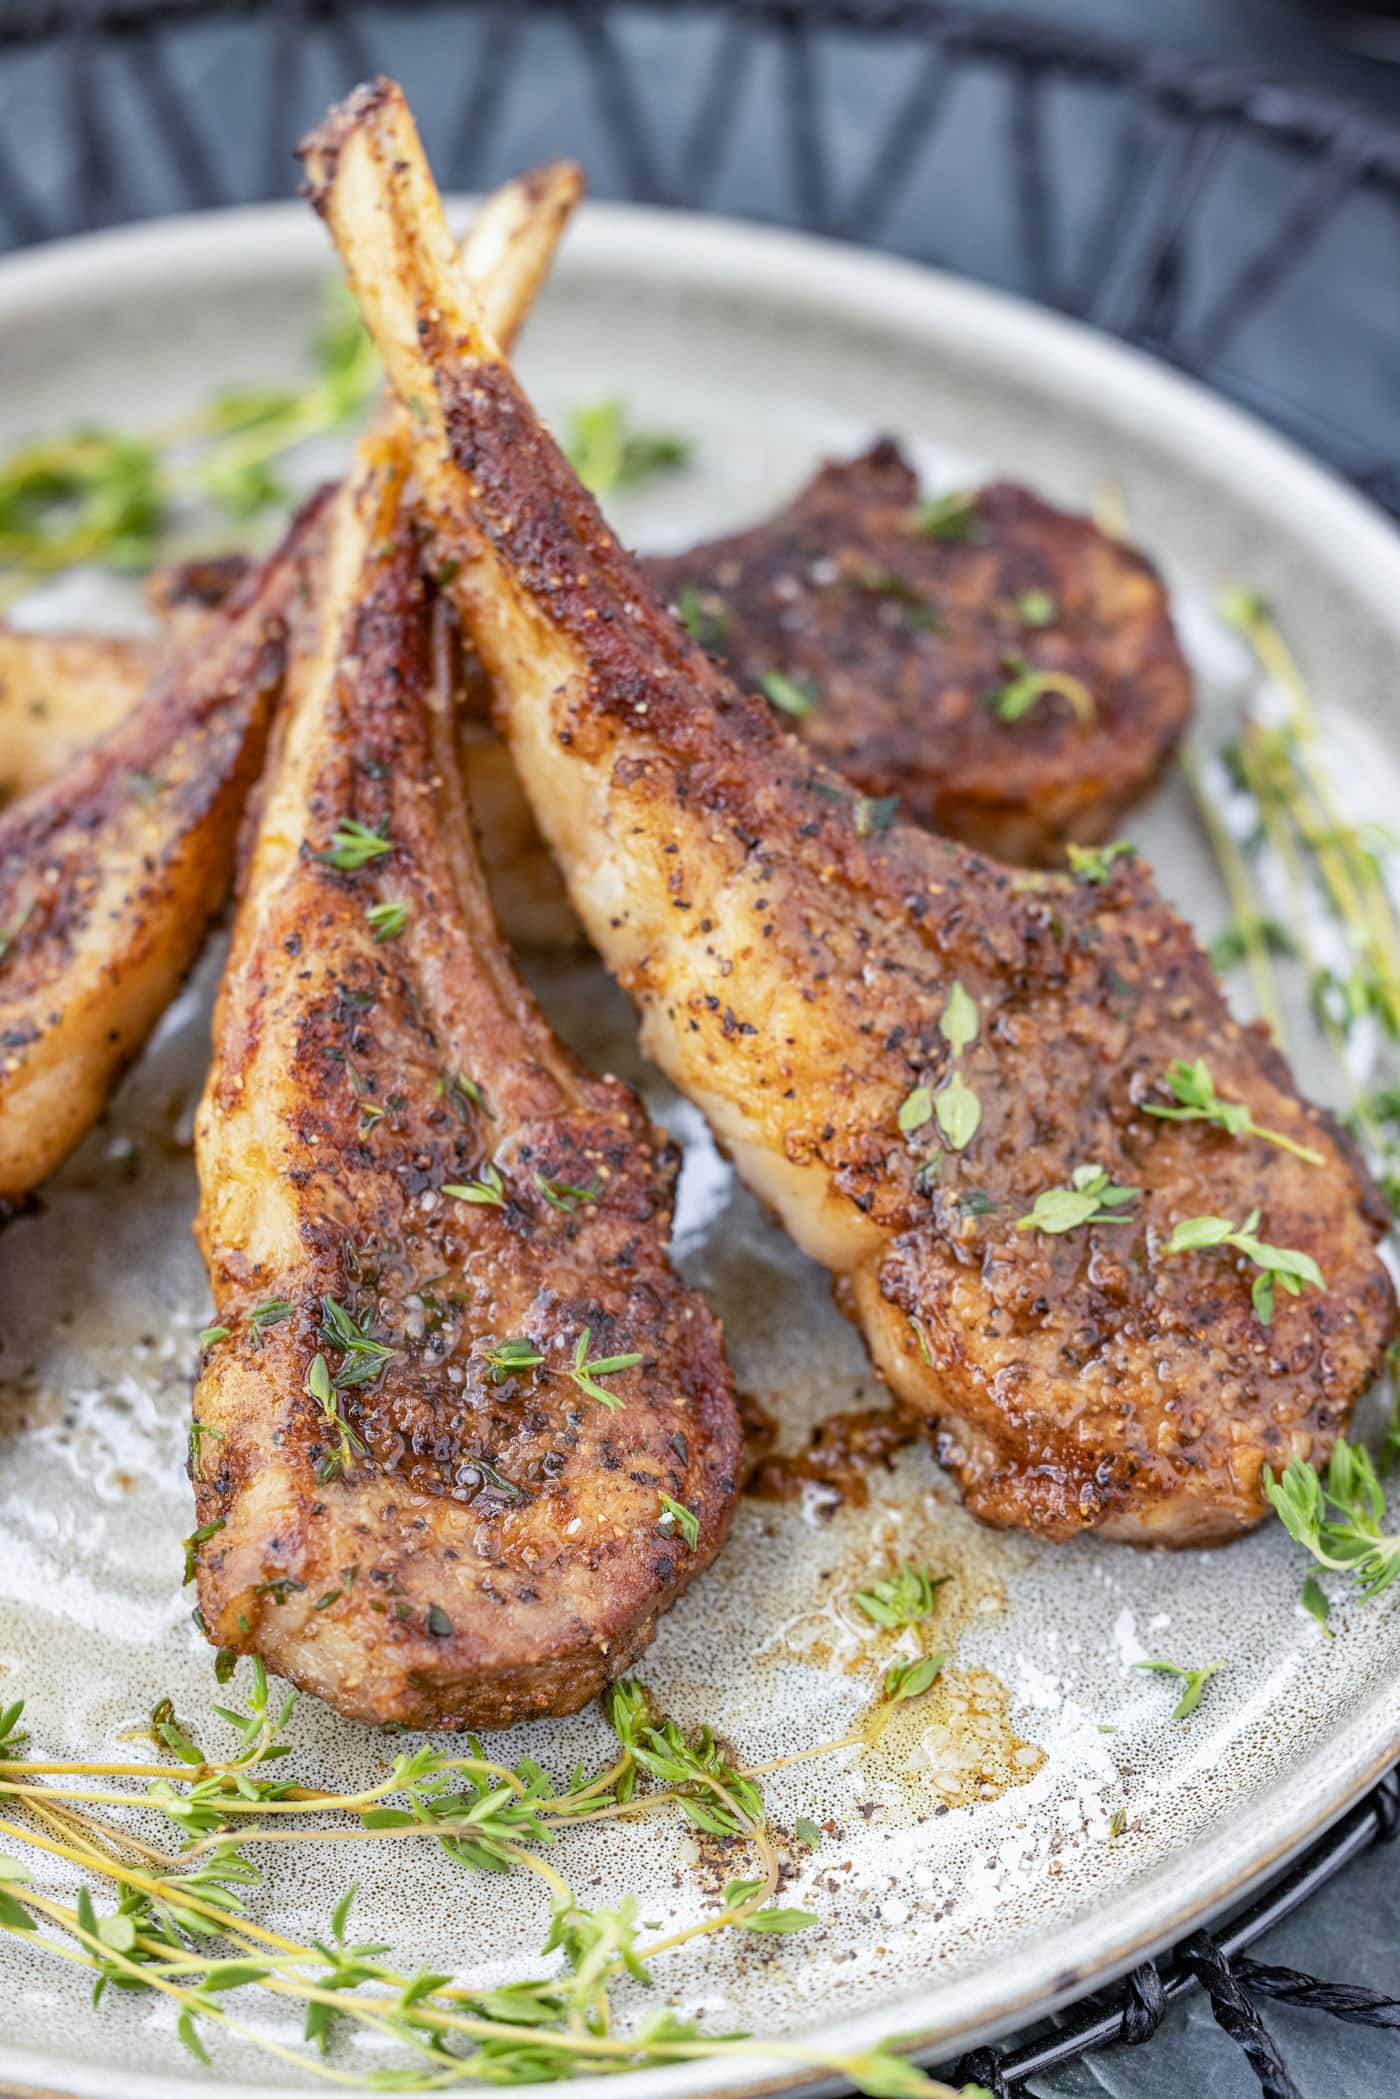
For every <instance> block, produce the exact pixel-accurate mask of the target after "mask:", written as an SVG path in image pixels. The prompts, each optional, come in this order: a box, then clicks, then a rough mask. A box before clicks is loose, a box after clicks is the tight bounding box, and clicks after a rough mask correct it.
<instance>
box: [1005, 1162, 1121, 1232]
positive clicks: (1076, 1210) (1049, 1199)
mask: <svg viewBox="0 0 1400 2099" xmlns="http://www.w3.org/2000/svg"><path fill="white" fill-rule="evenodd" d="M1141 1193H1142V1190H1141V1188H1120V1187H1119V1186H1118V1184H1117V1182H1115V1181H1111V1180H1110V1179H1109V1177H1108V1174H1107V1172H1106V1171H1105V1170H1104V1168H1103V1167H1102V1166H1076V1167H1075V1169H1074V1172H1073V1173H1072V1174H1071V1175H1070V1185H1069V1187H1068V1188H1043V1189H1042V1190H1041V1192H1040V1194H1039V1195H1038V1196H1037V1197H1036V1199H1035V1202H1034V1204H1033V1205H1032V1207H1031V1210H1030V1212H1029V1213H1028V1215H1027V1216H1025V1217H1018V1218H1017V1220H1016V1229H1017V1231H1018V1232H1050V1233H1059V1232H1074V1231H1077V1230H1078V1229H1079V1227H1080V1225H1084V1224H1127V1223H1129V1222H1130V1219H1128V1218H1126V1217H1118V1216H1115V1214H1114V1213H1115V1211H1118V1210H1121V1209H1123V1208H1124V1207H1125V1206H1126V1205H1127V1204H1128V1203H1133V1202H1136V1201H1137V1199H1138V1197H1139V1196H1140V1195H1141Z"/></svg>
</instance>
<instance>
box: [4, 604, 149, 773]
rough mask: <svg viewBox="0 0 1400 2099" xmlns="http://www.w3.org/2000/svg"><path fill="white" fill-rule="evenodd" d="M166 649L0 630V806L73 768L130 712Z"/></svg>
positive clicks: (112, 639) (111, 638) (103, 637)
mask: <svg viewBox="0 0 1400 2099" xmlns="http://www.w3.org/2000/svg"><path fill="white" fill-rule="evenodd" d="M163 660H165V661H168V660H169V651H168V650H165V651H162V650H161V649H160V648H159V647H158V646H157V645H155V644H154V643H151V642H146V641H136V640H127V639H125V638H123V637H121V636H118V635H115V634H41V633H30V632H26V631H24V630H23V629H21V628H18V627H7V626H4V625H0V807H3V806H4V805H5V804H6V803H7V802H12V801H17V800H18V799H19V797H20V796H21V795H25V794H29V793H31V792H32V791H33V789H34V788H36V787H42V786H44V785H45V783H46V782H47V781H49V780H53V779H56V778H57V777H58V775H59V774H60V773H62V772H63V771H65V770H66V768H67V767H68V766H70V765H71V764H72V763H73V760H74V759H75V758H76V757H77V755H78V753H79V752H80V751H82V750H85V749H86V748H87V746H88V745H89V744H90V743H91V742H93V740H94V739H95V738H96V737H98V736H101V735H102V734H103V732H104V731H105V730H107V729H110V728H112V727H113V725H114V724H115V723H117V722H119V721H120V720H121V719H122V717H123V716H124V715H127V714H130V712H131V710H132V708H133V707H135V705H136V703H137V701H138V700H139V699H140V698H141V696H142V694H143V693H144V692H145V690H146V687H147V686H148V685H149V684H150V682H151V679H152V678H153V677H154V675H155V673H156V670H157V668H158V666H159V665H160V663H161V662H162V661H163Z"/></svg>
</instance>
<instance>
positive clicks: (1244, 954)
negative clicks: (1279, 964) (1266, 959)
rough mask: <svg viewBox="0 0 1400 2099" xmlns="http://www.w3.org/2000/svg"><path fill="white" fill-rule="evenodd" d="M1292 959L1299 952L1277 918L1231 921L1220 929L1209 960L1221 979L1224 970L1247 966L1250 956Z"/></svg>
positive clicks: (1291, 936) (1290, 935)
mask: <svg viewBox="0 0 1400 2099" xmlns="http://www.w3.org/2000/svg"><path fill="white" fill-rule="evenodd" d="M1259 952H1262V953H1263V954H1266V955H1281V956H1291V955H1296V954H1297V952H1298V943H1297V942H1296V941H1295V940H1294V938H1293V935H1292V934H1291V933H1290V932H1289V930H1288V928H1287V926H1285V925H1284V924H1282V923H1281V921H1280V920H1278V919H1277V918H1266V917H1251V918H1249V919H1239V918H1235V919H1231V921H1230V923H1229V925H1227V926H1222V927H1221V929H1220V931H1219V932H1218V933H1217V934H1216V936H1215V938H1214V940H1212V942H1211V944H1210V950H1209V953H1210V959H1211V961H1212V963H1213V964H1214V965H1215V967H1216V968H1217V969H1218V970H1219V971H1220V972H1221V974H1222V975H1223V974H1224V972H1225V971H1226V970H1227V969H1238V968H1239V966H1240V964H1241V963H1242V962H1247V961H1248V960H1249V958H1250V956H1251V954H1255V953H1259Z"/></svg>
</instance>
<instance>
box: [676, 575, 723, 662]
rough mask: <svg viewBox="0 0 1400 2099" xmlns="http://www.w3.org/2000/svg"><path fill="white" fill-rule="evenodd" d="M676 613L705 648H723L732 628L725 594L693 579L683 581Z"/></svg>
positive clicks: (688, 630) (677, 596) (678, 595)
mask: <svg viewBox="0 0 1400 2099" xmlns="http://www.w3.org/2000/svg"><path fill="white" fill-rule="evenodd" d="M676 616H677V618H678V619H679V620H680V623H681V625H682V626H683V627H684V628H685V630H686V632H687V633H688V634H689V635H690V637H691V639H692V640H693V641H698V642H699V644H700V646H701V648H702V649H717V648H719V647H720V645H721V643H722V642H723V640H724V637H725V635H726V634H727V633H728V631H729V610H728V607H727V606H726V605H725V602H724V600H723V598H721V597H719V596H717V595H716V594H715V593H714V592H712V591H705V592H701V591H700V590H697V588H696V586H695V585H694V584H693V583H685V584H682V586H681V588H680V590H679V591H678V592H677V594H676Z"/></svg>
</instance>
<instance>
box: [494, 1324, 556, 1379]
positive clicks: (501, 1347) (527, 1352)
mask: <svg viewBox="0 0 1400 2099" xmlns="http://www.w3.org/2000/svg"><path fill="white" fill-rule="evenodd" d="M482 1359H483V1361H484V1362H486V1363H487V1364H488V1365H489V1366H490V1370H491V1382H492V1383H493V1384H495V1385H503V1384H504V1383H505V1381H506V1379H507V1378H508V1377H513V1376H514V1374H515V1372H516V1371H517V1370H533V1369H534V1368H535V1366H536V1364H538V1363H542V1362H543V1361H544V1357H543V1356H542V1355H541V1354H540V1352H539V1350H538V1349H537V1348H536V1346H535V1344H534V1342H533V1341H531V1340H530V1339H529V1337H528V1336H526V1338H525V1339H524V1340H521V1341H501V1342H498V1343H497V1345H496V1346H495V1347H494V1348H487V1349H484V1350H483V1351H482Z"/></svg>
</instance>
